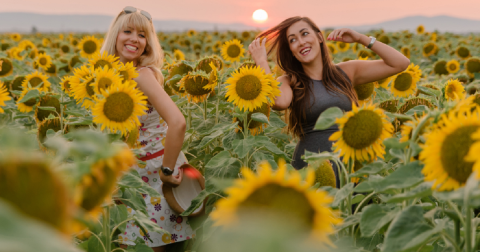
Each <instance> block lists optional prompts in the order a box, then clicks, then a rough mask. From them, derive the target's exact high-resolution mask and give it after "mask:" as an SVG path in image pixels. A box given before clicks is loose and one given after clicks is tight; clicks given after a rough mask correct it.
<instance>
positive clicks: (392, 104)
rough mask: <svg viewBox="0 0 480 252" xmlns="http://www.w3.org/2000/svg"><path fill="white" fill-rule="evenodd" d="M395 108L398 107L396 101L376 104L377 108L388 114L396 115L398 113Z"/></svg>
mask: <svg viewBox="0 0 480 252" xmlns="http://www.w3.org/2000/svg"><path fill="white" fill-rule="evenodd" d="M397 106H398V100H386V101H384V102H382V103H380V104H378V107H379V108H381V109H383V110H385V111H387V112H390V113H396V112H397V111H398V109H397Z"/></svg>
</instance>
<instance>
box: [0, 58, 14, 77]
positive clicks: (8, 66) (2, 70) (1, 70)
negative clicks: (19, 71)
mask: <svg viewBox="0 0 480 252" xmlns="http://www.w3.org/2000/svg"><path fill="white" fill-rule="evenodd" d="M0 61H1V62H2V66H1V67H0V77H7V76H9V75H10V74H12V73H13V64H12V62H11V61H10V60H9V59H7V58H0Z"/></svg>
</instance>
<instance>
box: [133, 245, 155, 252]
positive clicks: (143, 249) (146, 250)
mask: <svg viewBox="0 0 480 252" xmlns="http://www.w3.org/2000/svg"><path fill="white" fill-rule="evenodd" d="M135 252H153V249H152V248H150V247H149V246H148V245H145V244H137V245H135Z"/></svg>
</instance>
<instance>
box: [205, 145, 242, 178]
mask: <svg viewBox="0 0 480 252" xmlns="http://www.w3.org/2000/svg"><path fill="white" fill-rule="evenodd" d="M240 167H241V164H240V162H239V161H238V159H236V158H234V157H232V156H231V154H230V152H228V151H222V152H220V153H218V154H217V155H215V156H214V157H213V158H212V159H210V161H209V162H208V163H207V164H206V165H205V175H206V177H209V176H215V177H220V178H238V173H239V171H240Z"/></svg>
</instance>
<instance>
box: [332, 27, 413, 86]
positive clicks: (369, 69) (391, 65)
mask: <svg viewBox="0 0 480 252" xmlns="http://www.w3.org/2000/svg"><path fill="white" fill-rule="evenodd" d="M327 40H334V41H342V42H345V43H359V44H362V45H364V46H367V45H368V44H369V43H370V38H369V37H367V36H366V35H364V34H360V33H358V32H356V31H353V30H351V29H349V28H342V29H337V30H334V31H332V32H331V33H330V35H329V36H328V37H327ZM371 50H372V51H373V52H375V53H376V54H377V55H378V56H380V58H381V60H351V61H347V62H342V63H338V66H339V67H341V68H342V70H343V71H345V73H346V74H347V75H348V77H349V78H350V80H352V83H353V85H358V84H364V83H369V82H373V81H377V80H380V79H383V78H387V77H389V76H392V75H395V74H397V73H400V72H402V71H404V70H405V69H407V67H408V65H409V64H410V60H409V59H408V58H407V57H405V56H404V55H403V54H402V53H400V52H399V51H397V50H395V49H394V48H392V47H390V46H388V45H386V44H384V43H382V42H380V41H375V43H374V44H373V46H372V47H371Z"/></svg>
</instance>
